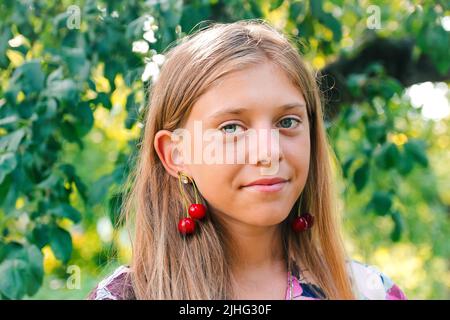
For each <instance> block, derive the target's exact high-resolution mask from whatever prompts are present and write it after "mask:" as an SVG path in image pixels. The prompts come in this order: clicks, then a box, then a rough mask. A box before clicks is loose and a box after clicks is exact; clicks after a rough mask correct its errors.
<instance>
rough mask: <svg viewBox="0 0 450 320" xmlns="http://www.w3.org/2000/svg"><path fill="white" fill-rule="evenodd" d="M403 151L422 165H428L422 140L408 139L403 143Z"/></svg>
mask: <svg viewBox="0 0 450 320" xmlns="http://www.w3.org/2000/svg"><path fill="white" fill-rule="evenodd" d="M404 148H405V151H406V152H407V153H408V154H409V155H411V157H412V158H413V159H414V160H416V161H417V162H418V163H419V164H420V165H422V166H423V167H427V166H428V158H427V155H426V153H425V149H426V146H425V143H424V141H422V140H416V139H410V140H409V141H408V142H407V143H405V144H404Z"/></svg>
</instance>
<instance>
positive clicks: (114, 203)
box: [109, 192, 124, 226]
mask: <svg viewBox="0 0 450 320" xmlns="http://www.w3.org/2000/svg"><path fill="white" fill-rule="evenodd" d="M123 200H124V199H123V193H122V192H119V193H116V194H114V195H113V196H112V197H111V199H110V200H109V218H110V219H111V223H112V225H113V226H118V225H119V222H120V216H121V208H122V204H123Z"/></svg>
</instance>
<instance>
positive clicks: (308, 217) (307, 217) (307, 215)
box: [302, 212, 314, 228]
mask: <svg viewBox="0 0 450 320" xmlns="http://www.w3.org/2000/svg"><path fill="white" fill-rule="evenodd" d="M302 217H303V218H305V220H306V222H307V223H308V228H311V227H312V226H313V224H314V216H313V215H312V214H310V213H309V212H305V213H304V214H302Z"/></svg>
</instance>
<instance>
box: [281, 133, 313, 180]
mask: <svg viewBox="0 0 450 320" xmlns="http://www.w3.org/2000/svg"><path fill="white" fill-rule="evenodd" d="M282 150H283V154H284V156H285V159H286V161H287V162H288V164H289V165H290V166H292V167H294V169H299V170H301V171H304V170H305V169H306V171H307V169H308V167H309V161H310V156H311V145H310V140H309V135H302V136H298V137H296V138H295V139H286V141H285V142H284V143H283V144H282Z"/></svg>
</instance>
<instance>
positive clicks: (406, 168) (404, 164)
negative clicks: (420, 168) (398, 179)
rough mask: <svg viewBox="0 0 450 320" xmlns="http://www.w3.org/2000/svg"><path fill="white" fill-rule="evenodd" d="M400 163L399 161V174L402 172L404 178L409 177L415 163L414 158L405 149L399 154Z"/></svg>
mask: <svg viewBox="0 0 450 320" xmlns="http://www.w3.org/2000/svg"><path fill="white" fill-rule="evenodd" d="M398 156H399V157H398V161H397V164H396V166H397V170H398V172H400V174H401V175H402V176H406V175H408V174H409V173H410V172H411V170H412V169H413V167H414V162H413V158H412V156H411V155H409V154H408V153H407V152H406V151H405V149H404V148H403V150H402V151H399V154H398Z"/></svg>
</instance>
